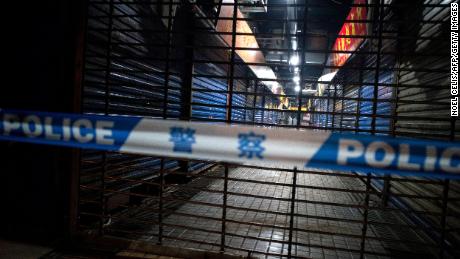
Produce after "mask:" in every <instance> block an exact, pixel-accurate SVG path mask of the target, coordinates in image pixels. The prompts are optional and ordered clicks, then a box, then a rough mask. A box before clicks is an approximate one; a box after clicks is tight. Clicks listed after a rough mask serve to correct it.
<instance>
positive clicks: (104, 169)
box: [99, 0, 113, 235]
mask: <svg viewBox="0 0 460 259" xmlns="http://www.w3.org/2000/svg"><path fill="white" fill-rule="evenodd" d="M112 16H113V0H110V1H109V22H108V29H107V33H108V34H107V51H106V64H105V76H104V77H105V78H104V83H105V94H104V102H105V103H104V114H105V115H108V114H109V109H110V82H109V80H110V68H111V63H112V60H111V55H112V29H113V17H112ZM106 174H107V152H106V151H104V152H103V153H102V172H101V178H100V180H101V193H100V202H101V218H100V221H99V234H101V235H103V234H104V219H105V216H106V210H107V207H106V205H107V204H106V200H105V187H106V186H105V176H106Z"/></svg>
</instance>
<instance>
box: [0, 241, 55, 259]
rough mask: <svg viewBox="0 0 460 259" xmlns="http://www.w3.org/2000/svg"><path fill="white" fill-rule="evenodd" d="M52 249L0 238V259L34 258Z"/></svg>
mask: <svg viewBox="0 0 460 259" xmlns="http://www.w3.org/2000/svg"><path fill="white" fill-rule="evenodd" d="M51 251H52V248H50V247H45V246H39V245H30V244H25V243H20V242H13V241H6V240H2V239H0V258H1V259H36V258H40V257H41V256H43V255H45V254H47V253H49V252H51Z"/></svg>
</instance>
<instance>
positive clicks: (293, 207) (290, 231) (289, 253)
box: [288, 167, 297, 258]
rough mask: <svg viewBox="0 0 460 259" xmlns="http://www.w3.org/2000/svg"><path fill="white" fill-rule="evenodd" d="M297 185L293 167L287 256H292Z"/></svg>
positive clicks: (295, 169)
mask: <svg viewBox="0 0 460 259" xmlns="http://www.w3.org/2000/svg"><path fill="white" fill-rule="evenodd" d="M296 186H297V167H294V170H293V172H292V187H291V190H292V191H291V213H290V216H289V243H288V258H291V257H292V236H293V234H294V213H295V200H296V198H295V195H296Z"/></svg>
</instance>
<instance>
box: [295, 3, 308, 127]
mask: <svg viewBox="0 0 460 259" xmlns="http://www.w3.org/2000/svg"><path fill="white" fill-rule="evenodd" d="M308 7H309V3H308V0H305V7H304V10H303V20H302V21H303V26H302V35H301V37H300V39H301V44H297V45H298V48H299V54H300V74H299V78H300V82H299V85H300V90H299V92H298V93H297V128H298V129H299V128H300V126H301V121H302V119H303V116H302V89H303V86H304V79H303V72H304V68H305V49H306V46H305V45H306V44H307V43H306V35H307V28H308V23H307V20H308ZM296 36H297V35H296Z"/></svg>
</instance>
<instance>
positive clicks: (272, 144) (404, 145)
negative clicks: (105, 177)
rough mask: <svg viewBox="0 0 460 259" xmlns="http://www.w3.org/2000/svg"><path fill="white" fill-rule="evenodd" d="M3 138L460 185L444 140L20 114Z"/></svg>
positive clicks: (0, 116)
mask: <svg viewBox="0 0 460 259" xmlns="http://www.w3.org/2000/svg"><path fill="white" fill-rule="evenodd" d="M0 140H7V141H18V142H29V143H37V144H50V145H59V146H68V147H78V148H90V149H99V150H109V151H119V152H127V153H137V154H147V155H158V156H170V157H181V158H190V159H201V160H216V161H224V162H232V163H243V164H268V165H276V166H292V167H294V166H296V167H298V168H321V169H332V170H343V171H356V172H363V173H370V172H372V173H391V174H398V175H416V176H428V177H437V178H449V179H460V143H457V142H448V141H444V142H443V141H430V140H421V139H407V138H391V137H384V136H371V135H352V134H336V133H330V132H320V131H311V130H291V129H273V128H261V127H249V126H234V125H224V124H209V123H208V124H206V123H196V122H184V121H171V120H156V119H147V118H142V117H128V116H101V115H81V114H63V113H47V112H30V111H19V110H0Z"/></svg>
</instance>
